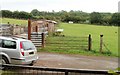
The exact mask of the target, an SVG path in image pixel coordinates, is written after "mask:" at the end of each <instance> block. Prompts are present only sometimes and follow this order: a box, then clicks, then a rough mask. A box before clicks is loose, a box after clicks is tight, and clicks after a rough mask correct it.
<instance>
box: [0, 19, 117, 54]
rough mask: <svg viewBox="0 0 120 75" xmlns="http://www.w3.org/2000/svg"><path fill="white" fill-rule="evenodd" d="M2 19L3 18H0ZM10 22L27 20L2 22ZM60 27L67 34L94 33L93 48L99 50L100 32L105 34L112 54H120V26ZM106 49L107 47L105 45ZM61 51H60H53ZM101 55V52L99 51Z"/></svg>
mask: <svg viewBox="0 0 120 75" xmlns="http://www.w3.org/2000/svg"><path fill="white" fill-rule="evenodd" d="M0 20H1V18H0ZM7 22H10V23H11V24H19V25H27V20H18V19H9V18H3V19H2V23H7ZM59 28H63V29H64V32H63V34H64V35H65V36H73V37H74V36H75V37H77V36H78V37H81V36H88V35H89V34H91V35H92V50H93V51H99V48H100V34H103V35H104V37H103V38H104V44H105V45H106V47H107V48H108V49H109V50H110V51H111V52H112V56H118V27H114V26H97V25H90V24H68V23H60V25H59ZM103 50H104V51H107V49H106V48H105V47H104V48H103ZM51 52H52V51H51ZM53 52H60V51H53ZM64 53H75V54H77V53H80V54H88V55H89V53H90V54H94V52H84V51H81V52H79V50H78V51H74V50H71V51H69V52H66V51H64ZM97 55H99V53H97Z"/></svg>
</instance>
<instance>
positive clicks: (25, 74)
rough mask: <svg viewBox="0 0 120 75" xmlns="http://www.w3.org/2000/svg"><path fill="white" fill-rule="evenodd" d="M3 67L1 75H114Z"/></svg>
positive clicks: (26, 67) (25, 67)
mask: <svg viewBox="0 0 120 75" xmlns="http://www.w3.org/2000/svg"><path fill="white" fill-rule="evenodd" d="M2 66H3V67H5V70H3V71H2V74H1V75H113V74H109V73H108V71H107V70H89V69H86V70H85V69H62V68H61V69H60V68H46V67H35V66H22V65H8V64H5V65H2ZM118 73H119V72H118ZM119 74H120V73H119Z"/></svg>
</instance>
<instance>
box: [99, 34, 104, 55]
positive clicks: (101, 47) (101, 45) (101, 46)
mask: <svg viewBox="0 0 120 75" xmlns="http://www.w3.org/2000/svg"><path fill="white" fill-rule="evenodd" d="M102 51H103V35H100V53H102Z"/></svg>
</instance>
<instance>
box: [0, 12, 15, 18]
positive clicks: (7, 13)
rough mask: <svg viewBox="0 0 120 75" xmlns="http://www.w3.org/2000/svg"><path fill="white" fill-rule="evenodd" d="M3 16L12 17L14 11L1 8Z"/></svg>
mask: <svg viewBox="0 0 120 75" xmlns="http://www.w3.org/2000/svg"><path fill="white" fill-rule="evenodd" d="M1 12H2V17H7V18H12V15H13V13H12V12H11V11H9V10H1Z"/></svg>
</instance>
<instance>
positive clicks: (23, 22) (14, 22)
mask: <svg viewBox="0 0 120 75" xmlns="http://www.w3.org/2000/svg"><path fill="white" fill-rule="evenodd" d="M0 21H1V22H2V23H6V24H7V23H8V22H9V23H10V24H18V25H27V20H20V19H10V18H0Z"/></svg>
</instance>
